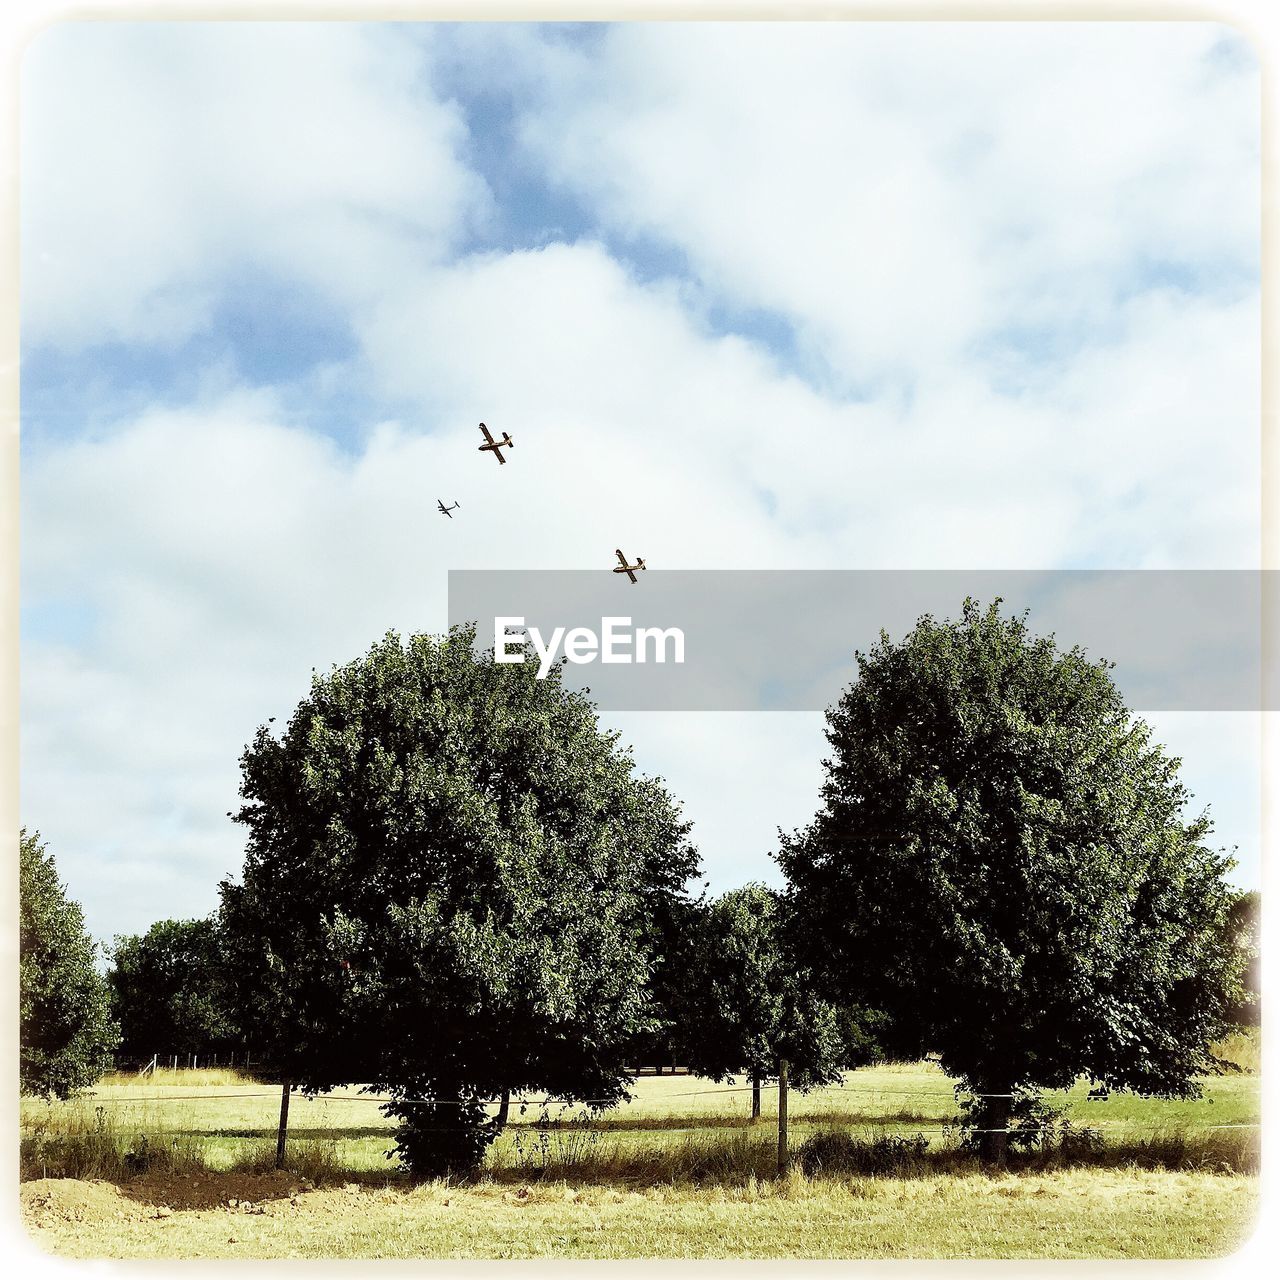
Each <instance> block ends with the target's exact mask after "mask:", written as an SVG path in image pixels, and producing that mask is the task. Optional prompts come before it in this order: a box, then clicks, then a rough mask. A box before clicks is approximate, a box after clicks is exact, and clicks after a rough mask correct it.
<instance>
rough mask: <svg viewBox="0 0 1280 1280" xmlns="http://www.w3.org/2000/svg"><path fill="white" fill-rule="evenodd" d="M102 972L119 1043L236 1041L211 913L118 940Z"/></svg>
mask: <svg viewBox="0 0 1280 1280" xmlns="http://www.w3.org/2000/svg"><path fill="white" fill-rule="evenodd" d="M111 960H112V966H111V969H110V970H109V971H108V973H107V980H108V982H109V983H110V984H111V1010H112V1014H113V1015H114V1017H115V1018H116V1020H117V1021H118V1022H119V1024H120V1033H121V1048H122V1049H123V1050H124V1052H126V1053H129V1054H134V1055H138V1056H147V1055H150V1054H152V1053H157V1052H158V1053H160V1054H161V1055H163V1054H165V1053H207V1052H213V1051H216V1050H219V1049H222V1048H224V1047H226V1046H228V1045H231V1044H233V1043H235V1042H236V1041H237V1039H238V1038H239V1037H238V1028H237V1026H236V1023H235V1016H234V1011H233V1009H232V1006H231V1002H230V996H229V992H228V990H227V985H226V979H225V960H224V956H223V953H222V945H221V937H220V933H219V929H218V922H217V919H216V918H215V917H211V918H209V919H206V920H160V921H158V922H157V923H156V924H153V925H152V926H151V928H150V929H148V930H147V932H146V933H145V934H133V935H130V936H128V937H120V938H117V939H116V942H115V946H114V947H113V948H112V952H111Z"/></svg>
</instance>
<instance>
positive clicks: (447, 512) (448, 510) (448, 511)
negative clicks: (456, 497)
mask: <svg viewBox="0 0 1280 1280" xmlns="http://www.w3.org/2000/svg"><path fill="white" fill-rule="evenodd" d="M436 506H437V507H439V508H440V514H441V515H442V516H448V517H449V519H450V520H452V519H453V513H454V512H455V511H457V509H458V508H459V507H460V506H462V503H460V502H455V503H454V504H453V506H451V507H446V506H445V505H444V502H443V501H442V500H441V499H440V498H437V499H436Z"/></svg>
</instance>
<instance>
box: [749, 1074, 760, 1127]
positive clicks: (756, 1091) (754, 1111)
mask: <svg viewBox="0 0 1280 1280" xmlns="http://www.w3.org/2000/svg"><path fill="white" fill-rule="evenodd" d="M751 1118H752V1119H753V1120H759V1119H760V1073H759V1072H758V1071H753V1072H752V1073H751Z"/></svg>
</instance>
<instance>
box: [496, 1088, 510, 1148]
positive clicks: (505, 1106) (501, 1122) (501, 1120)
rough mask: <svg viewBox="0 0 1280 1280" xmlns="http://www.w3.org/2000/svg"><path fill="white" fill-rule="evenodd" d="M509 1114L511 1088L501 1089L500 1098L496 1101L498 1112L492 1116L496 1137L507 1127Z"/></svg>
mask: <svg viewBox="0 0 1280 1280" xmlns="http://www.w3.org/2000/svg"><path fill="white" fill-rule="evenodd" d="M510 1114H511V1090H510V1089H503V1091H502V1099H501V1101H499V1103H498V1114H497V1115H496V1116H494V1117H493V1133H494V1137H497V1135H498V1134H500V1133H501V1132H502V1131H503V1129H505V1128H506V1127H507V1117H508V1116H509V1115H510Z"/></svg>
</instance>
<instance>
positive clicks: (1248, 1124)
mask: <svg viewBox="0 0 1280 1280" xmlns="http://www.w3.org/2000/svg"><path fill="white" fill-rule="evenodd" d="M668 1078H670V1077H668ZM762 1084H763V1082H762ZM754 1092H755V1090H754V1088H753V1087H752V1086H751V1085H728V1086H720V1087H716V1088H709V1089H690V1090H683V1091H679V1092H675V1093H666V1092H664V1093H663V1094H662V1101H663V1102H666V1101H668V1100H671V1099H677V1098H679V1099H684V1098H708V1097H717V1096H723V1095H726V1094H738V1095H745V1094H752V1093H754ZM762 1092H763V1089H762ZM797 1092H798V1093H801V1095H802V1096H803V1097H805V1098H812V1097H813V1096H815V1095H819V1094H822V1095H830V1094H835V1095H839V1096H842V1097H846V1098H847V1097H852V1096H854V1095H858V1094H862V1095H873V1096H874V1097H875V1098H900V1097H910V1098H920V1099H926V1098H927V1099H934V1100H937V1101H939V1102H941V1101H948V1102H956V1101H957V1099H958V1096H964V1097H969V1098H975V1097H976V1098H990V1099H997V1098H1014V1097H1017V1096H1019V1095H1016V1094H1010V1093H972V1092H970V1091H968V1090H965V1089H958V1090H957V1089H954V1088H953V1089H892V1088H882V1087H881V1086H879V1085H873V1084H858V1083H845V1084H839V1085H821V1086H817V1087H814V1088H810V1089H806V1090H803V1091H800V1090H797ZM1048 1092H1051V1093H1056V1094H1062V1095H1068V1094H1069V1093H1070V1090H1050V1091H1048ZM298 1094H299V1097H300V1099H301V1100H303V1101H304V1102H308V1103H310V1102H318V1103H321V1104H330V1103H337V1104H341V1105H350V1104H359V1103H372V1104H376V1105H379V1106H385V1105H387V1104H389V1103H394V1104H395V1105H397V1106H425V1107H436V1108H439V1107H451V1106H454V1107H460V1106H473V1105H475V1104H474V1103H471V1102H468V1101H464V1100H462V1099H452V1098H399V1097H395V1096H393V1095H388V1094H377V1093H364V1092H359V1093H355V1094H341V1095H339V1094H334V1093H331V1092H317V1093H307V1092H305V1091H302V1090H299V1091H298ZM280 1096H281V1091H280V1090H278V1089H271V1090H262V1089H255V1090H229V1089H223V1090H219V1091H218V1092H211V1093H185V1092H184V1093H182V1094H178V1095H174V1096H172V1097H163V1096H159V1097H158V1096H157V1095H155V1094H139V1095H134V1096H130V1095H125V1096H123V1097H122V1096H118V1095H103V1094H97V1093H95V1092H92V1091H91V1092H89V1093H86V1094H85V1095H83V1100H84V1101H87V1102H92V1103H93V1104H94V1105H95V1106H101V1105H115V1104H133V1103H139V1104H150V1105H154V1104H156V1103H158V1102H160V1103H174V1102H180V1103H185V1102H196V1101H239V1100H242V1099H257V1098H273V1099H277V1098H279V1097H280ZM1095 1100H1096V1101H1105V1099H1093V1098H1089V1099H1085V1100H1084V1101H1085V1102H1086V1104H1087V1103H1088V1102H1091V1101H1095ZM621 1101H622V1102H625V1101H626V1099H623V1100H621ZM619 1102H620V1100H619V1099H617V1098H572V1099H566V1098H553V1097H540V1098H510V1099H508V1101H507V1105H508V1107H509V1108H511V1109H517V1108H518V1109H520V1110H521V1111H525V1110H527V1109H528V1108H530V1107H534V1108H538V1109H540V1110H541V1111H543V1112H546V1111H548V1110H550V1109H552V1108H560V1109H561V1113H562V1115H561V1117H557V1118H555V1119H554V1120H549V1121H548V1123H549V1124H551V1125H553V1126H555V1127H563V1126H564V1124H565V1122H564V1120H563V1113H564V1112H566V1111H569V1110H572V1109H575V1108H580V1107H614V1106H617V1105H619ZM482 1105H484V1106H488V1107H498V1106H500V1105H501V1103H500V1100H498V1099H489V1100H484V1101H483V1102H482ZM644 1118H652V1119H654V1120H655V1121H659V1120H660V1117H643V1116H638V1117H637V1119H644ZM681 1118H685V1117H681ZM688 1118H689V1119H696V1117H688ZM735 1118H736V1117H735ZM761 1118H764V1117H761ZM768 1118H769V1119H773V1118H774V1117H773V1115H772V1114H770V1116H769V1117H768ZM793 1119H794V1122H795V1123H797V1124H800V1125H806V1126H809V1125H812V1124H813V1123H815V1122H817V1123H821V1124H823V1125H829V1126H833V1127H836V1126H843V1127H848V1128H866V1129H909V1130H912V1131H913V1132H914V1131H918V1132H923V1131H925V1130H928V1131H931V1132H933V1131H943V1132H947V1131H950V1132H959V1131H961V1130H962V1129H963V1132H964V1133H966V1134H985V1133H1005V1134H1023V1135H1025V1134H1027V1133H1037V1132H1051V1131H1057V1130H1058V1129H1059V1127H1060V1125H1057V1124H1053V1123H1049V1124H1044V1125H1011V1126H1008V1127H1005V1128H971V1127H969V1126H967V1125H963V1124H962V1122H961V1121H960V1119H959V1118H958V1117H953V1118H944V1117H928V1116H921V1117H917V1118H908V1119H903V1118H900V1117H889V1116H886V1117H883V1118H881V1117H868V1116H865V1115H858V1114H850V1115H849V1116H848V1117H847V1118H844V1117H840V1116H838V1115H833V1114H832V1113H831V1112H824V1113H822V1114H821V1115H820V1116H819V1117H816V1118H812V1117H807V1116H805V1115H803V1114H797V1115H796V1116H794V1117H793ZM517 1123H518V1122H517ZM537 1123H538V1122H535V1125H536V1124H537ZM570 1123H571V1124H572V1125H573V1127H575V1128H581V1129H583V1130H596V1131H603V1132H608V1131H610V1130H611V1129H612V1128H614V1127H615V1126H613V1125H611V1124H609V1123H608V1121H605V1122H604V1123H603V1124H600V1123H592V1121H591V1119H589V1118H586V1117H583V1118H582V1119H579V1120H574V1121H572V1122H570ZM522 1127H523V1126H522ZM653 1127H654V1129H655V1131H661V1132H664V1133H680V1132H697V1131H699V1130H702V1129H705V1128H707V1127H709V1126H707V1125H705V1124H704V1125H699V1124H696V1123H693V1124H687V1125H670V1124H665V1123H655V1124H654V1126H653ZM415 1128H416V1129H417V1131H418V1132H422V1133H450V1132H454V1131H455V1130H453V1129H451V1128H449V1127H447V1126H440V1127H438V1128H431V1127H425V1128H424V1127H419V1126H415ZM1087 1128H1088V1129H1090V1130H1094V1131H1097V1132H1101V1133H1141V1132H1147V1133H1158V1132H1167V1131H1169V1130H1171V1129H1179V1130H1191V1131H1196V1132H1209V1131H1220V1130H1242V1129H1260V1128H1261V1124H1260V1123H1259V1122H1256V1121H1240V1122H1232V1123H1224V1124H1207V1123H1196V1122H1190V1123H1189V1122H1187V1121H1186V1120H1185V1119H1183V1118H1179V1119H1177V1120H1165V1121H1160V1122H1153V1123H1138V1122H1135V1121H1131V1120H1120V1121H1111V1122H1108V1121H1105V1120H1099V1121H1093V1120H1090V1122H1089V1124H1088V1125H1087ZM166 1132H168V1131H167V1130H166ZM175 1132H176V1131H175Z"/></svg>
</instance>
